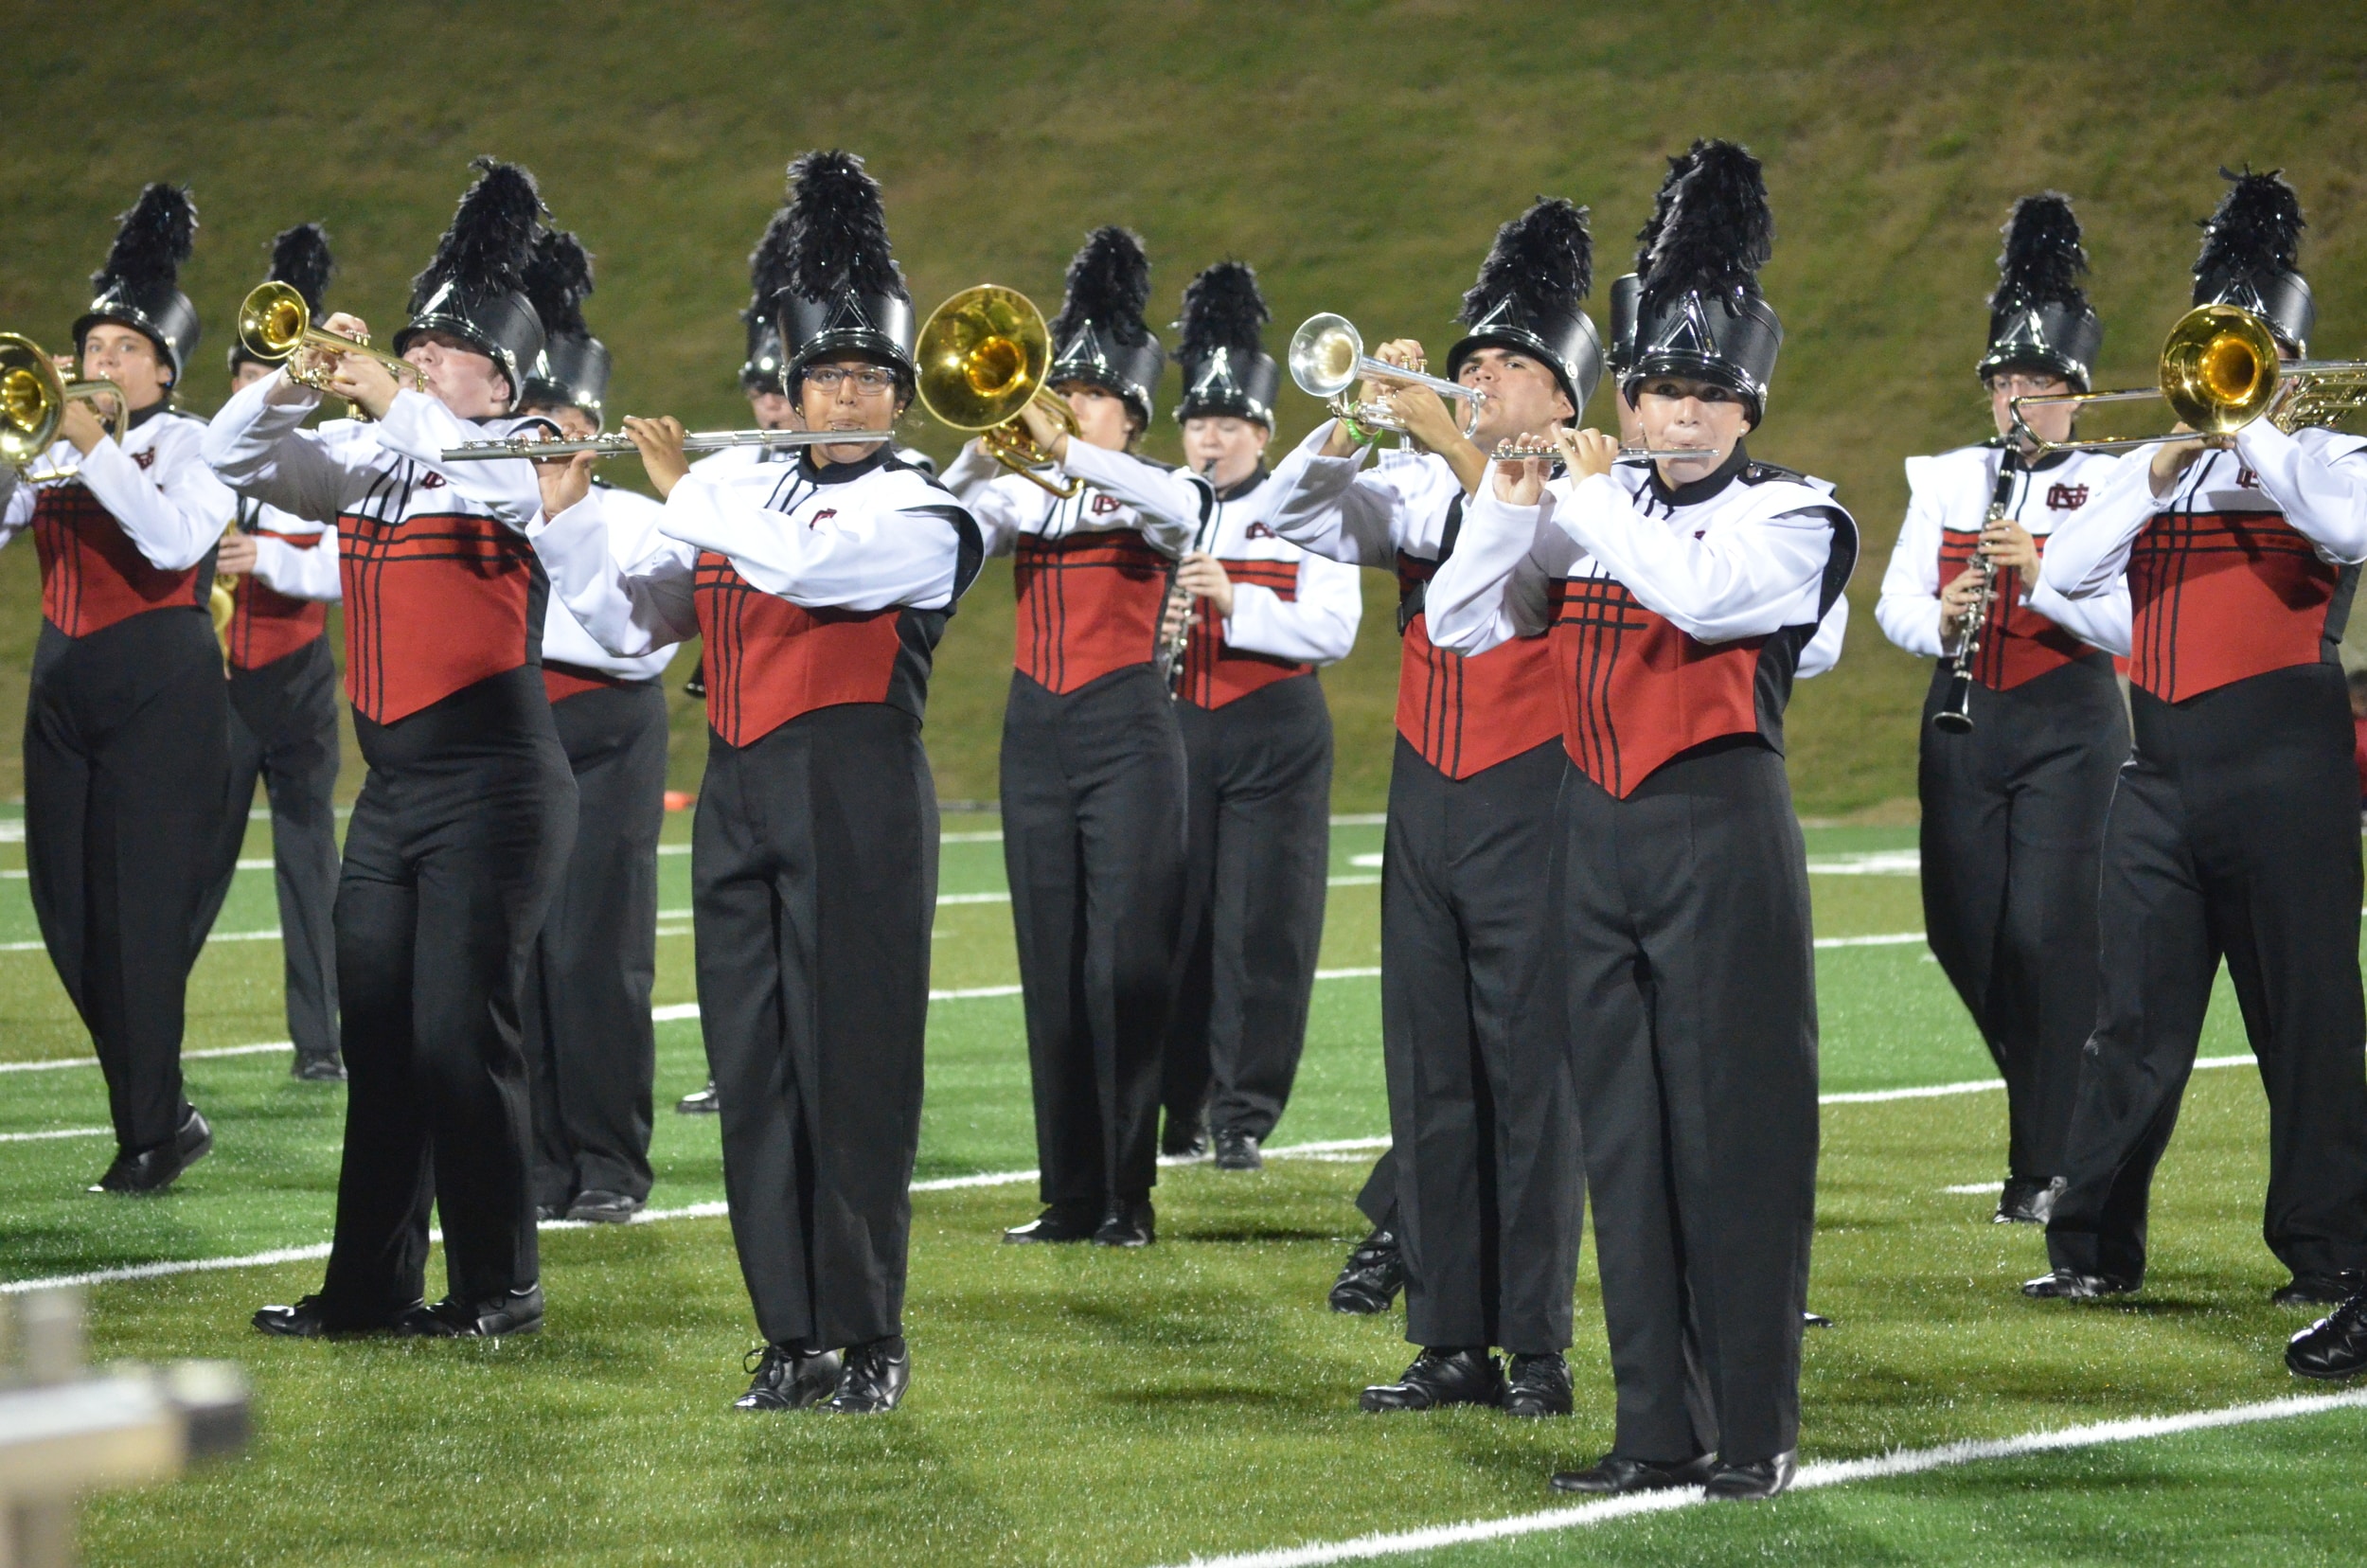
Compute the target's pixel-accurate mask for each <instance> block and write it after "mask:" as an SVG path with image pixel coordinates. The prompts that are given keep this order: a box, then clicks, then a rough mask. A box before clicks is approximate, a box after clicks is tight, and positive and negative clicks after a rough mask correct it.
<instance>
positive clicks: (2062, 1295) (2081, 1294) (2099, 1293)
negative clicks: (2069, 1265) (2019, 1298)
mask: <svg viewBox="0 0 2367 1568" xmlns="http://www.w3.org/2000/svg"><path fill="white" fill-rule="evenodd" d="M2136 1288H2137V1287H2136V1286H2134V1285H2131V1284H2130V1283H2129V1282H2128V1281H2127V1280H2126V1279H2122V1278H2120V1277H2119V1276H2118V1275H2115V1274H2081V1273H2079V1272H2078V1271H2077V1270H2074V1269H2057V1270H2056V1271H2055V1272H2054V1273H2053V1274H2040V1275H2039V1276H2038V1278H2036V1279H2030V1280H2024V1281H2023V1282H2022V1287H2021V1293H2022V1294H2024V1295H2026V1296H2028V1297H2029V1298H2030V1299H2031V1300H2033V1301H2101V1300H2103V1299H2104V1298H2105V1297H2106V1296H2116V1295H2127V1294H2128V1292H2131V1291H2133V1290H2135V1289H2136Z"/></svg>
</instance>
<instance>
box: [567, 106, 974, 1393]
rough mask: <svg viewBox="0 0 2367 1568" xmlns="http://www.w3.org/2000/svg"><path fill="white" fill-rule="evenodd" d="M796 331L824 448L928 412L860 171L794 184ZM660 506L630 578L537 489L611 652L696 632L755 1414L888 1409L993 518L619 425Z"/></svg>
mask: <svg viewBox="0 0 2367 1568" xmlns="http://www.w3.org/2000/svg"><path fill="white" fill-rule="evenodd" d="M790 173H791V177H792V180H793V181H794V183H795V189H794V192H793V194H792V199H791V204H790V218H791V226H790V230H789V234H788V241H789V250H788V258H787V260H788V266H787V273H786V278H785V287H784V289H783V291H782V293H781V294H780V295H779V297H778V299H777V300H775V301H774V311H775V312H776V313H777V315H778V318H779V322H780V333H781V340H782V343H783V346H784V349H785V357H784V360H783V366H784V374H785V377H786V384H787V386H788V388H789V391H790V394H791V395H792V398H794V399H795V400H796V401H797V404H798V406H799V408H800V410H801V411H802V416H803V421H804V423H805V425H806V427H807V428H808V429H811V430H845V431H863V430H881V429H885V428H886V427H887V426H888V425H890V424H891V423H892V422H893V421H894V420H895V419H896V418H897V416H898V415H899V414H900V413H901V412H902V411H903V409H904V407H905V405H906V404H907V403H908V402H909V401H910V400H911V398H912V395H913V376H914V367H913V360H912V337H913V312H912V299H911V296H910V294H907V293H906V291H905V287H904V280H903V275H902V273H901V272H900V270H899V268H898V267H897V265H896V261H895V258H894V255H893V253H892V252H891V250H890V249H889V245H888V237H887V225H886V221H885V218H884V216H883V214H882V213H881V206H880V187H879V186H878V184H877V183H876V182H875V181H874V180H873V179H872V178H871V176H870V175H868V174H866V173H865V172H863V161H862V160H861V159H860V158H857V157H855V156H853V155H852V154H850V153H845V152H837V151H829V152H812V153H809V154H807V155H806V156H805V157H803V158H801V159H799V160H798V161H797V162H796V163H794V164H792V165H791V166H790ZM626 428H627V430H628V431H629V432H630V433H631V434H632V437H633V439H634V442H635V444H636V445H638V446H639V448H640V449H641V453H642V458H643V462H644V464H645V466H646V467H647V469H648V471H649V473H650V480H651V481H652V482H653V483H654V484H655V485H656V487H657V489H658V490H660V491H661V492H663V493H664V494H665V495H666V497H667V503H666V508H665V515H664V516H663V517H662V518H661V519H660V520H659V522H658V529H657V535H656V537H654V538H652V539H650V541H649V543H648V544H647V546H646V548H645V549H644V551H643V552H642V553H641V555H640V556H639V557H638V559H625V558H621V557H620V556H619V554H618V552H617V550H616V547H615V542H614V539H613V538H612V537H611V526H610V525H609V524H608V523H607V522H606V521H605V518H604V514H605V513H606V511H607V508H608V504H609V503H610V502H611V501H613V500H614V497H615V496H616V494H617V493H619V492H617V491H614V490H592V489H591V488H590V486H589V483H588V478H589V459H588V457H587V458H585V459H579V460H578V461H577V462H576V463H574V464H572V465H569V466H567V467H565V468H563V469H556V471H555V472H553V473H551V474H549V475H546V479H545V506H546V508H547V510H548V513H549V519H550V520H549V522H548V523H547V524H546V525H544V526H543V527H541V528H540V529H539V530H538V532H537V539H536V543H537V546H538V548H540V549H541V550H542V552H543V555H544V556H545V557H546V558H547V559H549V560H550V561H552V562H553V563H554V565H555V567H556V569H557V571H558V572H559V574H560V581H561V592H562V593H563V595H564V596H565V597H566V599H567V601H568V604H569V607H570V608H571V609H572V610H573V611H574V612H575V614H576V615H578V617H579V618H580V619H581V620H582V622H583V624H584V626H585V628H586V629H587V630H588V631H590V633H592V635H593V636H594V637H595V638H596V639H597V640H598V641H599V642H600V643H601V644H603V645H604V646H605V647H606V648H608V649H609V650H610V651H611V652H613V653H616V654H619V655H625V656H631V655H636V654H639V653H642V652H645V651H649V650H654V649H655V648H656V647H658V646H661V645H664V644H669V643H673V642H676V641H679V640H680V639H682V638H685V637H687V636H690V635H692V634H693V633H698V634H700V635H703V637H704V638H705V648H706V656H707V720H708V725H709V729H710V731H711V734H710V736H709V740H708V746H707V770H706V777H705V780H704V782H703V784H702V786H701V788H700V794H699V815H698V826H697V837H696V840H695V843H694V846H693V849H692V856H691V877H692V883H693V888H694V892H693V901H694V908H695V919H696V924H697V939H698V965H699V1007H700V1019H701V1022H702V1024H703V1027H704V1029H705V1032H706V1044H707V1060H708V1061H709V1063H710V1064H711V1065H712V1067H713V1068H714V1073H715V1078H716V1083H717V1087H718V1089H719V1091H720V1095H721V1118H722V1132H723V1181H724V1188H725V1191H726V1193H727V1194H728V1196H729V1199H730V1205H731V1221H732V1236H733V1238H734V1240H735V1241H736V1242H737V1243H738V1245H739V1264H740V1272H741V1274H742V1275H743V1276H744V1278H745V1279H746V1282H747V1286H748V1294H749V1297H750V1299H751V1300H752V1302H753V1303H754V1305H755V1308H756V1323H757V1327H758V1328H759V1329H760V1330H761V1331H762V1333H763V1335H764V1340H765V1343H764V1345H763V1347H762V1349H761V1352H760V1353H759V1355H758V1364H757V1366H756V1377H755V1381H753V1382H752V1383H751V1384H750V1385H749V1388H748V1391H747V1393H746V1394H744V1395H742V1396H741V1397H740V1398H739V1400H737V1401H736V1402H737V1405H738V1407H739V1409H742V1410H790V1409H802V1408H807V1407H810V1406H814V1405H817V1404H819V1405H823V1406H825V1408H828V1409H829V1410H833V1411H838V1412H843V1413H848V1414H869V1413H875V1412H881V1411H887V1410H892V1409H894V1408H895V1407H896V1405H897V1403H898V1402H899V1400H900V1399H902V1398H903V1394H904V1390H905V1388H906V1386H907V1383H908V1381H909V1380H910V1377H911V1368H912V1360H911V1356H910V1353H909V1351H908V1350H907V1349H906V1346H905V1344H904V1339H903V1304H904V1274H905V1260H906V1256H907V1253H908V1250H909V1246H910V1239H911V1231H912V1197H911V1190H910V1189H911V1184H912V1173H913V1160H914V1156H915V1151H916V1150H917V1148H918V1146H919V1139H920V1086H921V1046H922V1040H923V1036H924V1033H925V1028H926V1025H927V1021H928V1011H929V940H930V928H931V926H932V924H933V922H934V915H935V902H936V865H937V812H936V792H935V786H934V783H933V782H932V780H931V778H930V774H929V761H928V757H927V755H926V754H925V753H924V752H923V751H922V749H921V744H920V725H921V713H922V708H923V705H924V704H925V702H926V700H927V696H928V682H929V667H930V660H931V656H932V653H933V650H934V649H935V647H936V643H937V639H938V638H939V636H940V635H942V633H944V630H945V623H946V619H947V617H948V616H950V615H952V612H953V606H954V604H955V602H956V601H957V600H958V599H959V598H960V597H961V596H962V594H963V593H964V592H965V591H966V590H967V589H968V588H969V586H970V582H971V580H972V579H974V578H975V577H976V575H977V571H978V566H979V563H980V561H981V559H982V557H981V544H980V540H979V533H978V528H977V525H976V524H975V523H974V522H973V521H972V520H971V517H970V513H969V512H968V511H967V510H965V509H964V508H962V507H961V506H960V505H959V504H957V503H956V502H955V501H954V500H953V498H952V495H950V494H949V493H947V491H946V490H944V489H942V488H941V487H939V486H938V485H937V484H936V483H935V481H934V480H932V479H931V478H929V477H928V476H927V475H926V474H923V473H921V472H918V471H917V470H916V469H914V468H912V467H911V466H909V465H907V464H905V463H903V462H902V461H900V460H899V459H898V458H897V457H896V455H895V454H894V452H893V451H892V450H891V449H890V448H889V447H887V446H885V445H882V444H881V443H880V442H877V441H871V442H852V441H850V442H835V443H829V444H825V445H820V446H815V447H810V448H808V449H807V450H806V452H805V454H803V455H802V456H801V457H800V458H799V459H798V460H797V461H796V462H795V463H794V464H793V465H777V464H766V465H756V464H748V465H742V466H739V467H737V468H731V469H721V470H716V469H710V468H708V467H706V466H705V465H702V466H701V467H700V468H699V469H698V470H696V471H693V470H692V469H691V468H690V466H689V465H688V464H687V463H685V461H684V458H683V451H682V427H681V426H680V425H678V424H676V423H674V421H672V420H670V419H667V420H643V419H629V420H628V421H627V422H626Z"/></svg>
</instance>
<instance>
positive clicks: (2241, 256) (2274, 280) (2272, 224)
mask: <svg viewBox="0 0 2367 1568" xmlns="http://www.w3.org/2000/svg"><path fill="white" fill-rule="evenodd" d="M2219 177H2220V178H2221V179H2223V180H2228V181H2231V182H2233V183H2232V184H2231V185H2230V187H2229V189H2228V193H2227V194H2226V195H2225V196H2222V197H2221V198H2219V206H2218V210H2217V211H2216V212H2214V213H2212V215H2211V216H2210V217H2208V218H2206V219H2204V220H2203V221H2202V254H2201V255H2200V256H2198V257H2197V258H2195V303H2196V304H2198V305H2240V306H2242V307H2243V308H2244V309H2245V310H2247V311H2250V312H2252V313H2253V314H2254V315H2257V316H2260V317H2261V318H2263V319H2264V320H2266V321H2267V322H2268V323H2269V327H2270V329H2271V330H2274V331H2275V333H2276V335H2277V337H2278V338H2279V339H2280V340H2282V341H2283V342H2284V343H2285V345H2286V346H2287V347H2289V348H2291V349H2292V350H2293V351H2294V352H2295V353H2297V354H2298V353H2306V352H2307V351H2308V348H2309V331H2310V329H2311V328H2312V327H2314V326H2316V325H2317V321H2318V307H2317V304H2316V302H2315V301H2313V300H2312V299H2311V298H2310V296H2309V282H2308V280H2307V279H2306V278H2305V277H2303V276H2302V275H2301V271H2300V269H2299V268H2298V266H2296V263H2297V262H2298V261H2299V260H2300V259H2301V253H2302V228H2303V226H2304V225H2303V223H2302V199H2301V197H2300V196H2298V195H2296V194H2295V193H2294V190H2293V187H2291V186H2289V185H2287V184H2286V182H2285V171H2284V170H2283V169H2270V170H2269V172H2268V173H2266V174H2255V173H2253V172H2252V171H2251V169H2245V170H2244V171H2243V172H2242V173H2241V174H2235V173H2231V172H2229V171H2228V170H2227V169H2220V170H2219ZM151 188H152V187H151Z"/></svg>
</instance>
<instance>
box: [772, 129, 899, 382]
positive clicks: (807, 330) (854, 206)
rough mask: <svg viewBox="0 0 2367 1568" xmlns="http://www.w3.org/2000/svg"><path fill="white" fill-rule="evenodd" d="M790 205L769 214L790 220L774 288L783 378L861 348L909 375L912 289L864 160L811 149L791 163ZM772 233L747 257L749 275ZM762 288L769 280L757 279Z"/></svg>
mask: <svg viewBox="0 0 2367 1568" xmlns="http://www.w3.org/2000/svg"><path fill="white" fill-rule="evenodd" d="M789 182H790V193H789V205H787V206H785V207H783V208H782V209H781V212H780V213H779V215H777V216H775V217H774V226H775V227H779V226H781V225H782V224H783V223H786V225H787V233H785V234H784V235H783V236H782V237H781V240H780V243H779V252H778V255H779V265H780V268H781V274H780V280H779V285H778V287H777V288H776V290H775V292H774V294H773V296H772V303H773V311H774V316H775V318H776V320H777V321H778V323H779V326H780V333H781V344H782V347H783V348H784V349H785V350H786V358H785V359H784V360H783V362H782V367H781V385H782V388H783V389H784V390H788V389H789V388H791V387H793V386H794V385H795V383H796V382H797V380H798V377H799V376H800V374H801V373H802V372H803V371H804V370H805V367H806V366H807V365H810V364H811V363H812V362H813V361H814V360H816V359H819V358H820V357H822V356H823V355H825V354H841V353H855V354H867V355H869V356H871V357H872V358H874V359H877V360H880V361H881V362H882V363H884V364H886V365H890V366H892V367H893V368H894V369H895V370H896V372H897V374H898V376H899V379H901V380H902V381H903V382H905V383H907V384H909V383H910V382H911V380H912V375H913V296H912V294H910V293H909V292H908V291H907V290H906V289H905V287H904V274H903V270H902V269H901V268H899V267H898V266H897V264H896V253H895V250H894V249H893V247H891V246H890V245H889V243H888V231H887V213H886V210H885V209H884V208H883V207H882V206H881V204H880V182H879V181H877V180H875V179H873V178H872V177H871V176H870V175H868V174H866V173H864V172H863V160H862V159H861V158H859V157H857V156H855V154H853V153H852V152H843V151H836V150H832V151H822V152H809V153H807V154H805V155H804V156H803V157H801V158H799V159H798V160H797V161H796V162H794V163H792V164H791V165H790V166H789ZM772 241H773V234H772V231H771V230H770V229H768V230H767V231H766V232H765V240H764V242H763V243H760V244H758V245H757V247H756V257H754V258H750V268H751V271H752V273H753V272H754V271H755V270H756V266H757V263H758V261H759V260H760V259H761V258H763V257H764V256H765V253H766V250H767V248H768V246H770V245H771V244H772ZM769 281H771V279H770V278H765V277H758V278H756V286H757V287H758V288H759V289H761V288H763V287H764V286H765V284H766V283H767V282H769Z"/></svg>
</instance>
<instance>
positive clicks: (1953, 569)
mask: <svg viewBox="0 0 2367 1568" xmlns="http://www.w3.org/2000/svg"><path fill="white" fill-rule="evenodd" d="M1980 543H1981V536H1980V535H1979V534H1977V533H1967V532H1964V531H1962V530H1960V529H1953V528H1943V529H1941V530H1940V584H1941V586H1942V587H1946V586H1947V585H1948V584H1949V583H1951V582H1953V581H1955V580H1956V578H1957V575H1958V574H1959V573H1961V572H1963V571H1964V569H1965V568H1966V567H1967V566H1969V565H1970V564H1972V556H1973V550H1974V548H1975V547H1976V546H1977V545H1979V544H1980ZM2036 543H2037V544H2038V554H2039V556H2040V558H2041V559H2043V558H2044V557H2045V554H2046V539H2045V537H2044V536H2043V535H2039V536H2037V538H2036ZM2024 586H2025V584H2024V583H2023V581H2022V577H2021V573H2020V571H2018V570H2017V569H2015V568H2014V567H2011V566H2005V567H2001V568H1999V570H1998V574H1997V593H1996V596H1995V597H1993V598H1991V599H1990V601H1989V616H1988V619H1987V620H1986V621H1985V622H1984V623H1983V625H1982V628H1981V647H1980V650H1978V651H1977V652H1975V653H1974V654H1973V658H1972V678H1973V679H1974V680H1976V681H1978V682H1980V683H1981V684H1982V685H1983V686H1987V687H1988V688H1989V689H1990V690H1992V691H2011V690H2012V689H2013V688H2014V687H2016V686H2020V685H2021V684H2022V683H2023V682H2024V681H2035V680H2037V679H2038V677H2039V676H2041V675H2044V674H2048V673H2050V672H2051V671H2054V670H2057V669H2060V668H2063V667H2064V666H2065V665H2067V664H2073V663H2075V662H2077V661H2078V660H2079V659H2081V658H2084V657H2085V656H2086V655H2087V654H2088V653H2089V652H2091V649H2090V648H2089V647H2088V645H2087V644H2086V643H2084V642H2081V641H2080V640H2079V639H2078V638H2077V637H2074V636H2073V635H2072V634H2071V633H2068V632H2066V631H2064V630H2063V629H2062V628H2061V627H2059V626H2057V625H2056V624H2055V623H2054V622H2053V621H2051V620H2049V619H2047V618H2046V617H2045V616H2044V615H2039V614H2038V612H2037V611H2036V610H2033V609H2031V608H2030V607H2029V606H2028V605H2026V604H2024V603H2022V602H2021V596H2022V590H2023V588H2024Z"/></svg>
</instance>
